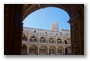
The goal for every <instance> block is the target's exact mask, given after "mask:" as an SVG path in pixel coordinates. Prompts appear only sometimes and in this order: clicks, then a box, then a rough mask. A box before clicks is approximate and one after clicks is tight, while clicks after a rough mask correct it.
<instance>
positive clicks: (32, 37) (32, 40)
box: [29, 36, 37, 42]
mask: <svg viewBox="0 0 90 61" xmlns="http://www.w3.org/2000/svg"><path fill="white" fill-rule="evenodd" d="M29 41H30V42H37V39H36V36H31V37H30V40H29Z"/></svg>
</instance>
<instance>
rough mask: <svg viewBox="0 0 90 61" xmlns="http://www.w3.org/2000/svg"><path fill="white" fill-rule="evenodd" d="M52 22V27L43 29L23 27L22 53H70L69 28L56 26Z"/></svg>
mask: <svg viewBox="0 0 90 61" xmlns="http://www.w3.org/2000/svg"><path fill="white" fill-rule="evenodd" d="M55 25H56V24H55V23H54V24H52V26H53V27H51V28H53V29H51V30H43V29H36V28H30V27H24V28H23V35H22V54H30V55H33V54H34V55H51V54H53V55H63V54H71V38H70V30H66V29H62V30H60V31H57V30H58V29H57V30H55V31H54V29H55V28H58V27H57V26H55ZM54 27H55V28H54Z"/></svg>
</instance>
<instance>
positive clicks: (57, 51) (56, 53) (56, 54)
mask: <svg viewBox="0 0 90 61" xmlns="http://www.w3.org/2000/svg"><path fill="white" fill-rule="evenodd" d="M57 54H58V48H57V46H56V55H57Z"/></svg>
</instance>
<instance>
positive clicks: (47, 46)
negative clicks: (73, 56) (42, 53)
mask: <svg viewBox="0 0 90 61" xmlns="http://www.w3.org/2000/svg"><path fill="white" fill-rule="evenodd" d="M47 54H48V55H49V46H47Z"/></svg>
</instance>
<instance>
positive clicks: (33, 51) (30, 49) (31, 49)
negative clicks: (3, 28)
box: [29, 45, 38, 55]
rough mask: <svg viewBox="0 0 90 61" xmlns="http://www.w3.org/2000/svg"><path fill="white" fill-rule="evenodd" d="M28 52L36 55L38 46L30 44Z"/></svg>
mask: <svg viewBox="0 0 90 61" xmlns="http://www.w3.org/2000/svg"><path fill="white" fill-rule="evenodd" d="M29 54H32V55H34V54H35V55H36V54H38V47H37V46H36V45H32V46H30V47H29Z"/></svg>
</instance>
